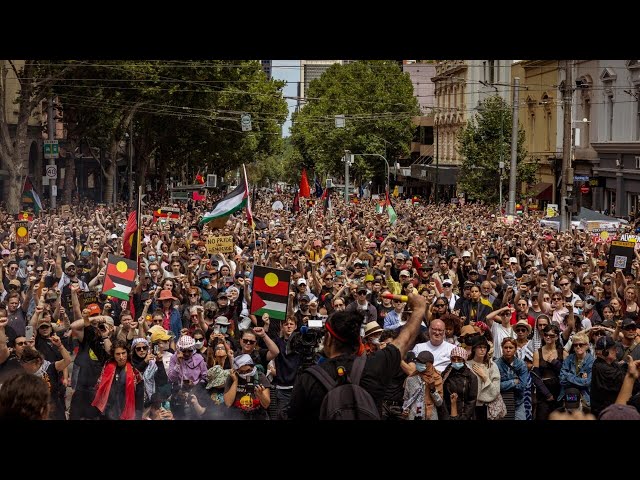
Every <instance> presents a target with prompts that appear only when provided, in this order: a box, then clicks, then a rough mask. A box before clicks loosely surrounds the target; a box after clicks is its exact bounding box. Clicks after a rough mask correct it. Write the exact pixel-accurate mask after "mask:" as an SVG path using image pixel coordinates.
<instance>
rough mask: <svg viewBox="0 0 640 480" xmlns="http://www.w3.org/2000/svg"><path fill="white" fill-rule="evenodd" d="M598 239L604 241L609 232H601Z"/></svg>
mask: <svg viewBox="0 0 640 480" xmlns="http://www.w3.org/2000/svg"><path fill="white" fill-rule="evenodd" d="M600 238H601V239H602V240H606V239H607V238H609V232H607V231H606V230H603V231H601V232H600Z"/></svg>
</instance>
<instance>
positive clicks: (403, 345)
mask: <svg viewBox="0 0 640 480" xmlns="http://www.w3.org/2000/svg"><path fill="white" fill-rule="evenodd" d="M409 304H410V306H411V310H412V313H411V318H410V319H409V321H408V322H407V324H406V325H405V326H404V327H403V328H402V330H401V331H400V334H399V335H398V337H397V338H395V339H394V340H392V341H391V342H390V343H389V344H388V346H387V347H386V348H384V349H381V350H378V352H376V353H375V354H373V355H371V356H370V357H368V358H367V361H366V365H365V367H364V373H363V376H362V379H361V381H360V385H361V386H362V387H363V388H364V389H365V390H367V391H368V392H369V393H370V394H371V396H372V397H373V399H374V401H375V402H376V405H377V407H378V410H379V411H380V412H382V401H383V399H384V394H385V390H386V385H387V384H388V383H389V381H390V380H391V378H392V377H393V376H394V375H395V374H396V373H397V371H398V369H399V368H400V361H401V360H402V359H403V358H404V355H405V354H406V352H407V350H408V349H409V346H410V345H412V344H413V341H414V340H415V338H416V335H417V334H418V331H419V329H420V323H421V322H422V319H423V317H424V314H425V309H426V301H425V299H424V297H422V296H421V295H418V294H417V293H411V294H410V295H409ZM361 325H362V316H361V315H359V314H358V313H357V312H346V311H345V312H337V313H335V314H334V315H332V316H331V317H330V318H329V319H328V320H327V322H326V323H325V329H326V334H325V336H324V356H325V357H326V358H327V360H326V361H325V362H323V363H322V364H321V367H322V368H323V369H324V370H325V371H326V372H327V373H328V374H329V375H331V377H333V378H334V379H338V378H339V374H338V367H343V368H344V369H346V370H347V372H348V371H350V370H351V366H352V364H353V361H354V360H355V358H356V356H357V355H362V354H364V349H363V347H362V341H361V338H360V327H361ZM325 394H326V389H325V388H324V387H323V386H322V385H321V384H320V383H319V382H318V381H317V380H316V379H315V377H314V376H313V375H312V374H311V373H309V372H308V371H305V372H302V373H301V374H300V375H299V376H298V378H297V379H296V384H295V386H294V388H293V393H292V398H291V403H290V406H289V418H291V419H294V420H317V419H318V418H319V414H320V406H321V404H322V400H323V399H324V396H325Z"/></svg>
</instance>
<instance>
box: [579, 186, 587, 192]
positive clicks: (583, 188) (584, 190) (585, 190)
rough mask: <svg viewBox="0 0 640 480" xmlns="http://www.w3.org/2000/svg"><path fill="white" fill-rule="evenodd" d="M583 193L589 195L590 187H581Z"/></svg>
mask: <svg viewBox="0 0 640 480" xmlns="http://www.w3.org/2000/svg"><path fill="white" fill-rule="evenodd" d="M580 192H581V193H589V185H583V186H581V187H580Z"/></svg>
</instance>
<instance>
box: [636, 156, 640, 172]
mask: <svg viewBox="0 0 640 480" xmlns="http://www.w3.org/2000/svg"><path fill="white" fill-rule="evenodd" d="M636 170H640V156H638V155H636Z"/></svg>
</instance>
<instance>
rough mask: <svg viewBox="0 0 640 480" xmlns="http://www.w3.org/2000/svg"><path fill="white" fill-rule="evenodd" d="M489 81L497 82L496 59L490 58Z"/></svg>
mask: <svg viewBox="0 0 640 480" xmlns="http://www.w3.org/2000/svg"><path fill="white" fill-rule="evenodd" d="M488 66H489V83H494V82H495V78H496V77H495V61H494V60H489V65H488Z"/></svg>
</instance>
